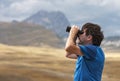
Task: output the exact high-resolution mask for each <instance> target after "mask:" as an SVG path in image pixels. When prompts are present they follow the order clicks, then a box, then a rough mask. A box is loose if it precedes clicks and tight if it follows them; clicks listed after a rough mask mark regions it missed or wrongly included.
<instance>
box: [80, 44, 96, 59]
mask: <svg viewBox="0 0 120 81" xmlns="http://www.w3.org/2000/svg"><path fill="white" fill-rule="evenodd" d="M79 47H80V50H81V51H82V52H83V57H84V58H86V59H89V60H90V59H94V58H95V57H96V53H97V46H94V45H85V46H83V45H80V46H79Z"/></svg>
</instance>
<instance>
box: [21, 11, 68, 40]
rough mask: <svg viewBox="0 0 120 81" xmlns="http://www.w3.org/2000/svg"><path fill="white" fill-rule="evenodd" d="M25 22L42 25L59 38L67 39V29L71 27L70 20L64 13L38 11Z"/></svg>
mask: <svg viewBox="0 0 120 81" xmlns="http://www.w3.org/2000/svg"><path fill="white" fill-rule="evenodd" d="M23 22H29V23H35V24H40V25H43V26H44V27H46V28H47V29H50V30H52V31H54V32H55V33H56V35H57V36H59V37H62V38H64V37H66V32H64V31H65V29H66V27H67V26H68V25H70V22H69V20H68V19H67V17H66V16H65V14H64V13H62V12H60V11H52V12H48V11H44V10H41V11H38V12H37V13H35V14H33V15H31V16H30V17H28V18H26V19H25V20H23Z"/></svg>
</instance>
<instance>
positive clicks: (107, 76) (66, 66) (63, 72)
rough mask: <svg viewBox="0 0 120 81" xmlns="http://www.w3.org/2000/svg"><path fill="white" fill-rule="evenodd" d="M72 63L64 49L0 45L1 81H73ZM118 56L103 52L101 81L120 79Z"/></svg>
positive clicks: (119, 60) (73, 64) (119, 56)
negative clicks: (103, 60)
mask: <svg viewBox="0 0 120 81" xmlns="http://www.w3.org/2000/svg"><path fill="white" fill-rule="evenodd" d="M74 68H75V60H70V59H68V58H66V57H65V51H64V50H63V49H57V48H51V47H23V46H7V45H2V44H0V81H73V73H74ZM119 75H120V55H119V54H118V53H112V52H111V53H109V52H106V62H105V67H104V72H103V77H102V81H119V80H120V77H119Z"/></svg>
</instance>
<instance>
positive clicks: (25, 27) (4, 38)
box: [0, 22, 64, 47]
mask: <svg viewBox="0 0 120 81" xmlns="http://www.w3.org/2000/svg"><path fill="white" fill-rule="evenodd" d="M0 43H3V44H8V45H22V46H45V45H48V46H53V47H63V44H64V43H63V41H62V40H61V39H60V38H59V37H57V36H56V34H55V33H54V32H52V31H51V30H48V29H46V28H45V27H43V26H40V25H36V24H30V23H29V24H28V23H23V22H22V23H20V22H13V23H8V22H0Z"/></svg>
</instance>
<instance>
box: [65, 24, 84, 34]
mask: <svg viewBox="0 0 120 81" xmlns="http://www.w3.org/2000/svg"><path fill="white" fill-rule="evenodd" d="M70 30H71V26H67V28H66V32H70ZM79 34H83V31H81V30H79V31H78V33H77V35H79Z"/></svg>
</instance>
